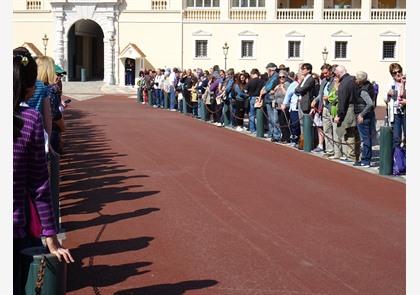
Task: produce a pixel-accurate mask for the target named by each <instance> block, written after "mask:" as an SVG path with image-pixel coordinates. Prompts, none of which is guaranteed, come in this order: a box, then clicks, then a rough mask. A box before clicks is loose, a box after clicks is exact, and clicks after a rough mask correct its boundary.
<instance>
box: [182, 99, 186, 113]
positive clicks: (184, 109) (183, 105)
mask: <svg viewBox="0 0 420 295" xmlns="http://www.w3.org/2000/svg"><path fill="white" fill-rule="evenodd" d="M182 112H183V113H184V115H186V114H187V100H186V99H185V97H184V98H183V99H182Z"/></svg>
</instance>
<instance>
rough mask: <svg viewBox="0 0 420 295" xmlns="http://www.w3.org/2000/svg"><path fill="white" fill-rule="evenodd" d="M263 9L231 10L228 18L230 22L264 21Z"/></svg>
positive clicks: (236, 8) (264, 13)
mask: <svg viewBox="0 0 420 295" xmlns="http://www.w3.org/2000/svg"><path fill="white" fill-rule="evenodd" d="M266 16H267V12H266V9H265V8H238V7H234V8H231V10H230V11H229V18H230V19H231V20H256V21H258V20H266Z"/></svg>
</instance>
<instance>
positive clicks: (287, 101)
mask: <svg viewBox="0 0 420 295" xmlns="http://www.w3.org/2000/svg"><path fill="white" fill-rule="evenodd" d="M294 88H295V87H293V86H292V85H290V86H289V87H288V88H287V90H286V94H285V95H284V100H283V103H282V109H285V108H286V107H288V106H290V101H291V100H292V96H293V94H294V93H295V91H294ZM283 106H284V108H283Z"/></svg>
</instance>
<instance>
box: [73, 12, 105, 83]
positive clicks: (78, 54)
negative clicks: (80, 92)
mask: <svg viewBox="0 0 420 295" xmlns="http://www.w3.org/2000/svg"><path fill="white" fill-rule="evenodd" d="M67 37H68V42H67V44H68V51H67V53H68V80H69V81H81V80H86V81H95V80H96V81H98V80H103V79H104V41H103V40H104V33H103V31H102V29H101V27H100V26H99V25H98V24H97V23H96V22H94V21H92V20H89V19H84V20H79V21H77V22H76V23H74V24H73V25H72V26H71V28H70V30H69V31H68V36H67Z"/></svg>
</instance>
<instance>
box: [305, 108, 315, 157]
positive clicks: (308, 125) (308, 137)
mask: <svg viewBox="0 0 420 295" xmlns="http://www.w3.org/2000/svg"><path fill="white" fill-rule="evenodd" d="M313 141H314V134H313V130H312V118H311V115H308V114H303V150H304V151H305V152H311V151H312V143H313Z"/></svg>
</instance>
